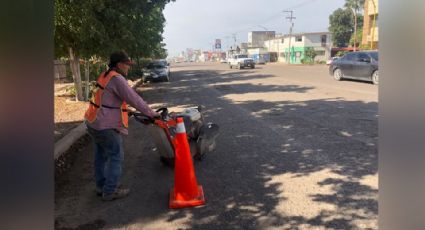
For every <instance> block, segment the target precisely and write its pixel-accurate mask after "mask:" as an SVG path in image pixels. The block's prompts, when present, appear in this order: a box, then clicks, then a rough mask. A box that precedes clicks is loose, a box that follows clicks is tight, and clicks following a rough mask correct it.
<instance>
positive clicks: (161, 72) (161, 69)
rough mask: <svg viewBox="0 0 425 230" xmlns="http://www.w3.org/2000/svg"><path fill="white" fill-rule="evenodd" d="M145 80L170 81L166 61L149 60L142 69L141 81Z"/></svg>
mask: <svg viewBox="0 0 425 230" xmlns="http://www.w3.org/2000/svg"><path fill="white" fill-rule="evenodd" d="M166 63H167V64H166ZM147 81H152V82H153V81H170V68H169V64H168V62H164V61H163V60H156V61H152V62H150V63H149V64H148V65H147V66H146V68H145V69H144V70H143V82H147Z"/></svg>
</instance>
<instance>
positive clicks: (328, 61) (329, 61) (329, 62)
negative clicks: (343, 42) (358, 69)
mask: <svg viewBox="0 0 425 230" xmlns="http://www.w3.org/2000/svg"><path fill="white" fill-rule="evenodd" d="M338 58H339V57H332V58H331V59H329V60H327V61H326V65H330V64H332V62H333V61H335V60H336V59H338Z"/></svg>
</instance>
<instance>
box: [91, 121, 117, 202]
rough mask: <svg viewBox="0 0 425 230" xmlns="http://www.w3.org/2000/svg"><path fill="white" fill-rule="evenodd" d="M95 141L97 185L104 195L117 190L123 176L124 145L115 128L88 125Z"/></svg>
mask: <svg viewBox="0 0 425 230" xmlns="http://www.w3.org/2000/svg"><path fill="white" fill-rule="evenodd" d="M87 132H88V134H89V135H90V137H91V138H92V141H93V150H94V172H95V179H96V187H97V188H99V189H102V191H103V194H104V195H109V194H112V193H113V192H115V190H116V189H117V185H118V183H119V180H120V178H121V173H122V162H123V160H124V147H123V144H122V137H121V134H120V133H118V132H117V131H116V130H115V129H104V130H95V129H93V128H90V127H89V126H87Z"/></svg>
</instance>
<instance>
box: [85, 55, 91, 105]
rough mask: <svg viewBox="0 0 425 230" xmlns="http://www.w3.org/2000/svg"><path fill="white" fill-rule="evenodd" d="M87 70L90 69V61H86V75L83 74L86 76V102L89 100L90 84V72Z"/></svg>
mask: <svg viewBox="0 0 425 230" xmlns="http://www.w3.org/2000/svg"><path fill="white" fill-rule="evenodd" d="M89 68H90V61H89V60H87V61H86V74H85V75H86V95H85V99H86V101H88V100H89V92H90V82H89V79H90V72H89Z"/></svg>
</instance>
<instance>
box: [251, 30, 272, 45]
mask: <svg viewBox="0 0 425 230" xmlns="http://www.w3.org/2000/svg"><path fill="white" fill-rule="evenodd" d="M274 37H275V32H274V31H251V32H249V33H248V47H263V45H264V41H266V40H270V39H272V38H274Z"/></svg>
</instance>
